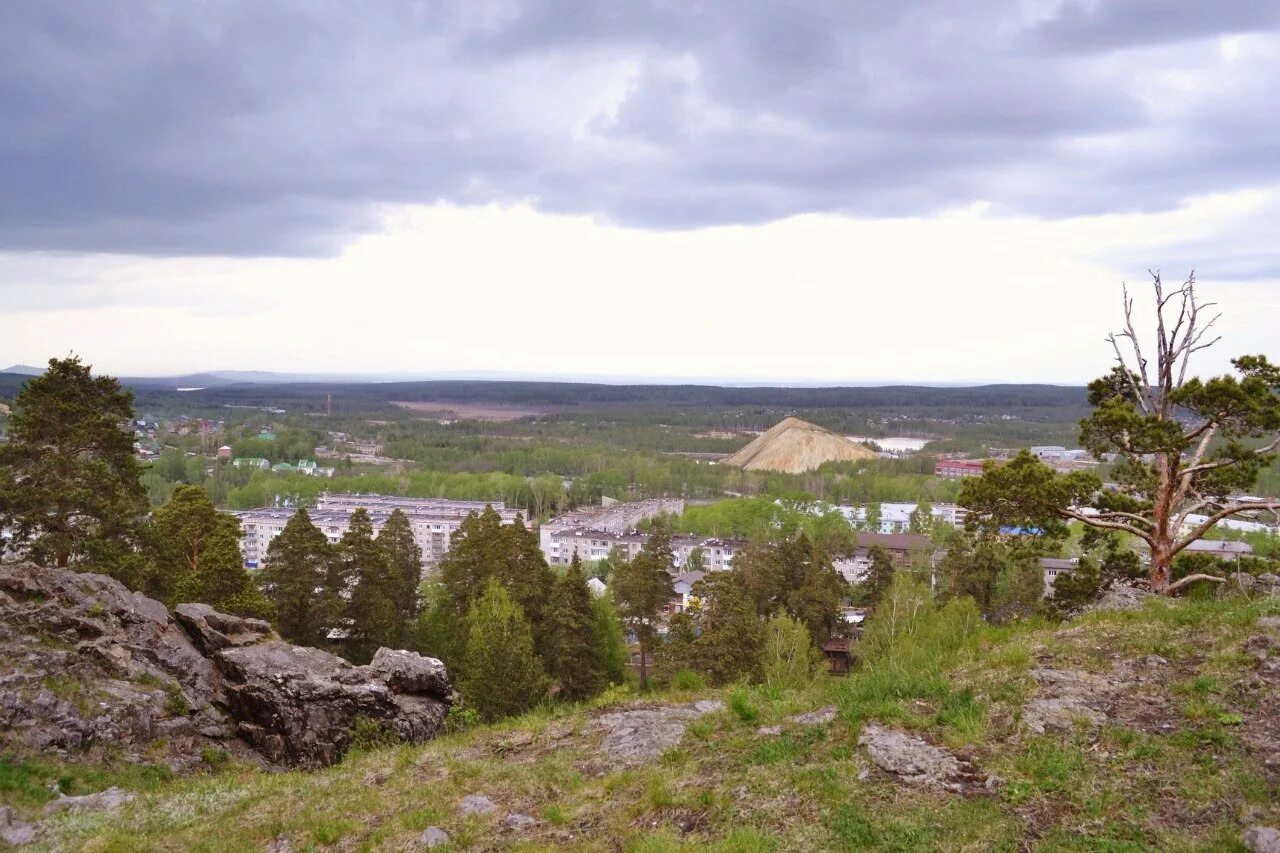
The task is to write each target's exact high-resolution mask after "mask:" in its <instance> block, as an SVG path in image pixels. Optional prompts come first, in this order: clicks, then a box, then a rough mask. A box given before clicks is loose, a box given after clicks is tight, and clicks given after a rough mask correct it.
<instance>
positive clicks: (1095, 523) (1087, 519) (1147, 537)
mask: <svg viewBox="0 0 1280 853" xmlns="http://www.w3.org/2000/svg"><path fill="white" fill-rule="evenodd" d="M1058 514H1059V515H1061V516H1062V517H1063V518H1070V519H1074V520H1076V521H1080V522H1083V523H1084V524H1087V525H1089V526H1090V527H1101V528H1104V529H1106V530H1119V531H1122V532H1124V533H1129V534H1132V535H1133V536H1136V537H1138V538H1139V539H1141V540H1142V541H1143V542H1146V543H1147V544H1148V545H1150V544H1152V537H1151V534H1150V533H1148V532H1147V531H1145V530H1139V529H1138V528H1136V527H1134V526H1133V525H1132V524H1125V523H1123V522H1119V521H1099V520H1096V517H1095V516H1092V515H1085V514H1084V513H1081V512H1077V511H1076V510H1073V509H1060V510H1058Z"/></svg>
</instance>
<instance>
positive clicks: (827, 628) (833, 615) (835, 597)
mask: <svg viewBox="0 0 1280 853" xmlns="http://www.w3.org/2000/svg"><path fill="white" fill-rule="evenodd" d="M843 587H844V581H843V579H842V578H841V577H840V575H839V574H837V573H836V570H835V569H834V568H832V566H831V563H830V561H828V560H826V559H816V558H815V559H813V560H811V561H810V562H809V565H808V566H806V567H805V573H804V579H803V580H802V581H801V583H800V585H799V586H798V587H796V588H795V589H794V590H792V592H791V594H790V595H788V596H787V607H786V612H787V613H789V614H790V615H791V616H793V617H794V618H796V619H798V620H799V621H800V622H801V623H802V624H803V625H804V626H805V628H806V630H808V632H809V638H810V640H811V641H812V642H813V643H814V644H815V645H821V644H823V643H825V642H826V641H827V639H828V638H829V637H830V636H831V633H832V631H834V630H835V628H836V626H837V625H838V624H839V622H840V603H841V600H842V599H843V595H842V592H843Z"/></svg>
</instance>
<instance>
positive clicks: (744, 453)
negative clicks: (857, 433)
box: [724, 418, 876, 474]
mask: <svg viewBox="0 0 1280 853" xmlns="http://www.w3.org/2000/svg"><path fill="white" fill-rule="evenodd" d="M875 458H876V454H875V451H873V450H871V449H870V448H868V447H864V446H863V445H861V444H858V443H857V442H853V441H850V440H849V439H847V438H845V437H843V436H839V435H836V434H835V433H834V432H832V431H831V430H829V429H823V428H822V427H820V426H814V425H813V424H811V423H808V422H807V421H802V420H800V419H799V418H786V419H785V420H783V421H781V422H780V423H778V424H777V425H775V426H774V427H773V428H772V429H771V430H769V431H768V432H766V433H765V434H764V435H761V436H759V437H758V438H756V440H755V441H753V442H751V443H750V444H748V445H747V446H746V447H744V448H742V449H741V450H739V451H738V452H737V453H735V454H733V455H732V456H730V457H729V458H728V459H726V460H725V461H724V464H726V465H736V466H738V467H739V468H744V469H746V470H748V471H782V472H783V473H786V474H799V473H801V472H803V471H810V470H812V469H814V468H817V467H818V466H819V465H821V464H823V463H824V462H845V461H850V460H855V459H875Z"/></svg>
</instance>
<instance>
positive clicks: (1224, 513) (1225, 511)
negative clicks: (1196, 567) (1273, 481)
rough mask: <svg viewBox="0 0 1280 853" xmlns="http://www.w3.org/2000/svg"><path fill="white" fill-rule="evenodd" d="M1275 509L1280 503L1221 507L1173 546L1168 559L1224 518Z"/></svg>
mask: <svg viewBox="0 0 1280 853" xmlns="http://www.w3.org/2000/svg"><path fill="white" fill-rule="evenodd" d="M1277 509H1280V501H1258V502H1256V503H1230V504H1227V505H1226V506H1224V507H1222V509H1220V510H1218V511H1217V512H1215V513H1213V514H1212V515H1210V516H1209V517H1208V518H1206V519H1205V520H1204V521H1203V522H1201V523H1200V524H1198V525H1197V526H1196V527H1194V528H1192V530H1191V532H1190V533H1189V534H1187V536H1186V537H1184V538H1183V539H1182V541H1180V542H1178V543H1177V544H1175V545H1174V546H1173V550H1172V551H1170V552H1169V557H1170V558H1173V557H1174V556H1176V555H1177V554H1178V553H1180V552H1181V551H1182V549H1183V548H1186V547H1187V546H1188V545H1190V544H1191V543H1192V542H1194V541H1196V540H1197V539H1199V538H1200V537H1202V536H1204V535H1205V534H1206V533H1208V532H1209V531H1210V530H1212V529H1213V526H1214V525H1215V524H1217V523H1218V522H1219V521H1222V520H1223V519H1224V518H1230V517H1231V516H1233V515H1239V514H1240V513H1242V512H1248V511H1250V510H1273V511H1274V510H1277ZM1175 535H1176V534H1175Z"/></svg>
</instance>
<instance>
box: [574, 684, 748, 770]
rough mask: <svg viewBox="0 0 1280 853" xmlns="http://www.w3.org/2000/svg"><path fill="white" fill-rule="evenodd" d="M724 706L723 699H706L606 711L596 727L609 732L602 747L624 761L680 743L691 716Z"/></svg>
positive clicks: (658, 751) (651, 755)
mask: <svg viewBox="0 0 1280 853" xmlns="http://www.w3.org/2000/svg"><path fill="white" fill-rule="evenodd" d="M723 709H724V703H723V702H721V701H719V700H717V699H704V700H702V701H700V702H694V703H693V704H692V705H678V706H675V707H670V706H664V707H661V708H636V709H633V710H629V711H614V712H613V713H609V714H604V715H603V716H601V717H600V718H599V719H597V720H596V722H595V725H596V727H597V728H600V729H604V732H605V736H604V743H603V744H601V746H600V748H601V749H603V750H604V752H605V753H606V754H607V755H611V756H613V757H614V758H617V759H620V760H622V761H623V762H631V761H638V760H642V759H645V758H651V757H653V756H655V755H660V754H662V752H663V751H665V750H667V749H670V748H671V747H673V746H676V745H677V744H679V743H680V739H681V738H682V737H684V730H685V725H686V724H687V723H688V721H689V720H692V719H695V718H697V717H701V716H703V715H705V714H711V713H715V712H716V711H720V710H723Z"/></svg>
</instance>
